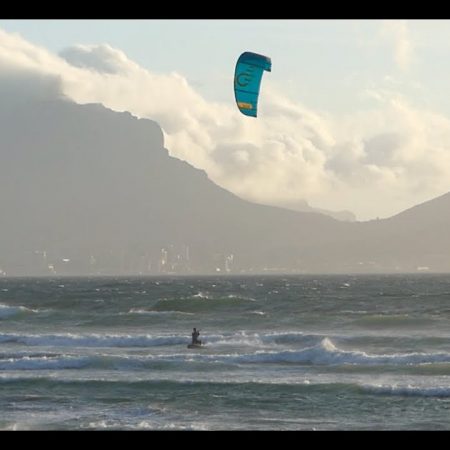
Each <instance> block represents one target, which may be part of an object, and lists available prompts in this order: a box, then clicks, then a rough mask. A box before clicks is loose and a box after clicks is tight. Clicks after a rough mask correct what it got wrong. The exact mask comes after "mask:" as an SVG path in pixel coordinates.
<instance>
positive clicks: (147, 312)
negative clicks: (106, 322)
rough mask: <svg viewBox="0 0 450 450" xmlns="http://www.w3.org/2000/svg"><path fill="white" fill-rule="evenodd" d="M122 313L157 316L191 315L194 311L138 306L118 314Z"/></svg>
mask: <svg viewBox="0 0 450 450" xmlns="http://www.w3.org/2000/svg"><path fill="white" fill-rule="evenodd" d="M123 314H145V315H150V316H153V315H154V316H158V315H172V314H173V315H183V316H193V315H194V313H189V312H184V311H154V310H151V309H140V308H131V309H130V310H129V311H128V312H127V313H119V315H123Z"/></svg>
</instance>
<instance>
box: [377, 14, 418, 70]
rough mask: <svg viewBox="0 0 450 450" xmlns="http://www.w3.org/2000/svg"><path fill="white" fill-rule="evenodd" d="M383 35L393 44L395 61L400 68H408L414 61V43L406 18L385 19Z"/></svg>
mask: <svg viewBox="0 0 450 450" xmlns="http://www.w3.org/2000/svg"><path fill="white" fill-rule="evenodd" d="M380 33H381V36H382V37H383V38H385V39H386V40H387V41H388V42H390V43H391V44H392V45H393V50H394V61H395V63H396V64H397V66H398V67H399V68H400V69H403V70H405V69H407V68H408V67H409V65H410V64H411V61H412V56H413V45H412V43H411V40H410V38H409V30H408V23H407V21H406V20H384V21H383V22H382V24H381V29H380Z"/></svg>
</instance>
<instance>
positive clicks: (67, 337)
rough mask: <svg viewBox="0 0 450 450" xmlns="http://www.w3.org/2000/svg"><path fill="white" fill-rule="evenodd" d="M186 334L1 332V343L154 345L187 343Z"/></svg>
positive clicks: (32, 344)
mask: <svg viewBox="0 0 450 450" xmlns="http://www.w3.org/2000/svg"><path fill="white" fill-rule="evenodd" d="M187 341H188V338H187V337H186V336H176V335H167V336H164V335H162V336H152V335H148V334H147V335H126V334H122V335H120V334H111V335H102V334H86V335H82V334H71V333H66V334H36V335H33V334H29V335H23V334H13V333H1V334H0V343H2V342H3V343H7V342H8V343H17V344H25V345H30V346H59V347H153V346H163V345H179V344H186V342H187Z"/></svg>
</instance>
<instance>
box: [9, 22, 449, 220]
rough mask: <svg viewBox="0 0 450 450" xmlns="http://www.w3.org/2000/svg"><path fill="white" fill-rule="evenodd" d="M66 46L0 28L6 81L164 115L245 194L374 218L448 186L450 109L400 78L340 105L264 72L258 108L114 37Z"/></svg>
mask: <svg viewBox="0 0 450 450" xmlns="http://www.w3.org/2000/svg"><path fill="white" fill-rule="evenodd" d="M389 26H390V25H389ZM396 26H397V25H396ZM402 26H403V25H402ZM405 26H406V25H405ZM401 36H402V35H401V34H400V37H401ZM400 40H401V39H400ZM400 47H401V46H400ZM61 55H62V56H57V55H53V54H51V53H50V52H48V51H46V50H43V49H42V48H39V47H37V46H34V45H33V44H30V43H28V42H26V41H25V40H24V39H22V38H21V37H20V36H17V35H12V34H7V33H4V32H2V31H1V30H0V93H1V92H6V91H5V89H3V87H4V86H8V89H9V92H18V91H24V90H29V91H33V92H34V91H35V92H39V93H40V94H39V95H42V96H45V95H56V94H57V93H58V92H63V93H64V94H65V95H66V96H68V97H70V98H72V99H74V100H75V101H77V102H79V103H86V102H101V103H103V104H104V105H105V106H107V107H109V108H111V109H114V110H118V111H123V110H128V111H130V112H132V113H133V114H135V115H137V116H139V117H148V118H150V119H153V120H156V121H157V122H158V123H159V124H160V125H161V127H162V128H163V131H164V134H165V146H166V147H167V148H168V150H169V152H170V153H171V154H172V155H173V156H176V157H179V158H181V159H184V160H187V161H188V162H190V163H191V164H193V165H194V166H196V167H198V168H202V169H204V170H206V172H207V173H208V175H209V177H210V178H211V179H212V180H213V181H215V182H216V183H217V184H219V185H221V186H223V187H225V188H226V189H229V190H230V191H232V192H234V193H236V194H237V195H240V196H242V197H244V198H246V199H249V200H253V201H257V202H260V203H270V204H276V203H277V202H279V203H280V204H281V203H284V202H285V201H298V200H301V199H306V200H307V201H308V203H310V204H311V205H313V206H316V207H320V208H326V209H331V210H343V209H347V210H350V211H353V212H354V213H355V214H357V216H358V218H359V219H360V220H365V219H371V218H374V217H376V216H380V217H386V216H389V215H393V214H395V213H397V212H400V211H401V210H403V209H405V208H408V207H411V206H413V205H415V204H417V203H420V202H422V201H425V200H427V199H430V198H432V197H434V196H437V195H440V194H442V193H444V192H446V191H448V190H450V121H449V120H448V119H447V118H446V117H444V116H442V115H439V114H436V113H433V112H431V111H424V110H420V109H418V108H417V107H415V106H414V105H412V104H410V103H409V102H408V101H407V100H406V99H405V98H404V97H403V96H402V95H400V94H398V93H397V92H396V91H395V90H394V88H392V89H390V90H387V89H384V90H381V89H377V88H372V89H371V91H370V93H368V94H370V95H371V96H372V97H373V98H376V99H377V103H376V105H375V106H374V107H373V109H371V110H366V111H359V112H354V113H352V114H349V115H347V116H339V117H333V116H330V115H325V114H323V113H321V114H319V113H316V112H314V111H311V110H310V109H308V108H306V107H304V106H303V105H301V104H299V103H296V102H294V101H293V100H291V99H289V98H287V97H286V96H285V95H283V94H282V93H280V92H278V91H277V90H276V89H275V88H274V87H273V85H272V84H271V82H270V74H269V75H268V74H265V77H264V80H263V92H262V96H261V99H260V105H259V117H258V119H253V118H248V117H245V116H243V115H241V114H240V113H239V111H238V110H237V108H236V107H235V105H234V104H223V103H214V102H210V101H207V100H206V99H204V98H203V97H202V96H201V95H200V94H199V93H198V92H196V91H195V90H194V89H193V88H192V87H191V86H190V85H189V83H188V82H187V81H186V79H185V78H184V77H183V76H182V75H180V74H177V73H170V74H155V73H152V72H151V71H149V70H146V69H144V68H142V67H140V66H139V65H137V64H136V63H135V62H133V61H130V60H129V59H128V58H127V56H126V55H125V54H124V53H123V52H122V51H120V50H117V49H114V48H111V47H110V46H108V45H100V46H95V45H92V46H76V47H74V48H72V49H67V50H65V51H64V52H62V54H61ZM12 75H13V76H12ZM18 75H20V76H18ZM11 80H16V81H15V82H14V83H15V88H14V89H13V88H11V86H13V84H14V83H13V82H12V81H11ZM8 83H9V84H8ZM394 87H395V86H394Z"/></svg>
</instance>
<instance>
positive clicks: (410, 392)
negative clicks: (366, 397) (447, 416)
mask: <svg viewBox="0 0 450 450" xmlns="http://www.w3.org/2000/svg"><path fill="white" fill-rule="evenodd" d="M361 389H362V390H363V391H366V392H369V393H371V394H381V395H399V396H416V397H450V387H449V386H411V385H406V386H401V385H400V386H399V385H362V386H361Z"/></svg>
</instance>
